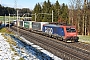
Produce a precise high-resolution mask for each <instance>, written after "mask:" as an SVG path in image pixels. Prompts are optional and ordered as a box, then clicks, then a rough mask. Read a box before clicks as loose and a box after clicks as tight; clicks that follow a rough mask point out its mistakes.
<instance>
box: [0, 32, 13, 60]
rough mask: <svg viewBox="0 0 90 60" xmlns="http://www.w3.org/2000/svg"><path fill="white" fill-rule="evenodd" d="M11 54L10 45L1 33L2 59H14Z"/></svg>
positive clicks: (0, 47) (0, 56)
mask: <svg viewBox="0 0 90 60" xmlns="http://www.w3.org/2000/svg"><path fill="white" fill-rule="evenodd" d="M11 54H12V53H11V50H10V45H9V44H8V43H7V42H6V40H5V39H4V37H3V36H1V33H0V60H12V59H11Z"/></svg>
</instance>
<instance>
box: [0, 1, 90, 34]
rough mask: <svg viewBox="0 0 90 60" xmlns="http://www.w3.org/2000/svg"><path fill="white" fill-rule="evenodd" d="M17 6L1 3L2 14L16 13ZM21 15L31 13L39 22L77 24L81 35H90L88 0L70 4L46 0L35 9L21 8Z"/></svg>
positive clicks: (89, 5)
mask: <svg viewBox="0 0 90 60" xmlns="http://www.w3.org/2000/svg"><path fill="white" fill-rule="evenodd" d="M16 10H17V9H15V8H10V7H4V6H2V5H0V16H5V14H6V15H7V16H8V15H9V13H10V14H16ZM18 10H19V15H20V16H23V14H25V13H29V14H31V15H29V16H31V17H32V20H33V21H35V14H36V21H38V22H42V21H43V22H52V11H53V22H58V23H66V24H71V25H75V26H76V28H77V31H78V34H80V35H90V27H89V26H90V1H88V0H70V2H69V5H66V4H65V3H63V4H60V2H58V0H57V1H56V2H55V3H51V2H50V0H47V1H44V2H43V3H42V4H40V3H37V4H36V5H35V7H34V9H33V10H30V9H29V8H22V9H19V8H18Z"/></svg>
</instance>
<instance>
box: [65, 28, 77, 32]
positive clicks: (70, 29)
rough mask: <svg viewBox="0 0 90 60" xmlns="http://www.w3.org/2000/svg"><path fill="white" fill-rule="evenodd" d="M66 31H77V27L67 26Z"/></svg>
mask: <svg viewBox="0 0 90 60" xmlns="http://www.w3.org/2000/svg"><path fill="white" fill-rule="evenodd" d="M66 31H67V32H76V29H75V28H72V27H70V28H69V27H67V28H66Z"/></svg>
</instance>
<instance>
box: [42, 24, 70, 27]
mask: <svg viewBox="0 0 90 60" xmlns="http://www.w3.org/2000/svg"><path fill="white" fill-rule="evenodd" d="M44 26H52V27H60V26H70V25H55V24H45V25H44Z"/></svg>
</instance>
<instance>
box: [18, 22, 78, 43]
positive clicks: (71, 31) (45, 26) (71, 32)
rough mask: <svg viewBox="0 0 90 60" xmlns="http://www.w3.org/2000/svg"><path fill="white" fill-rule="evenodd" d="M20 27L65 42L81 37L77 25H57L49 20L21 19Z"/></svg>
mask: <svg viewBox="0 0 90 60" xmlns="http://www.w3.org/2000/svg"><path fill="white" fill-rule="evenodd" d="M18 25H19V27H21V28H24V29H28V30H30V31H36V32H41V33H42V34H43V35H45V36H49V37H51V38H56V39H58V40H62V41H64V42H67V41H71V42H78V39H79V37H78V36H77V31H76V27H75V26H68V25H56V24H50V23H49V22H35V21H19V24H18Z"/></svg>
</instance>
